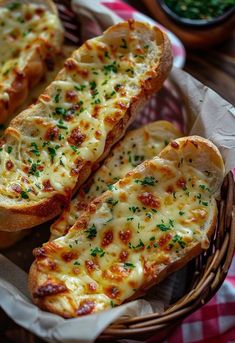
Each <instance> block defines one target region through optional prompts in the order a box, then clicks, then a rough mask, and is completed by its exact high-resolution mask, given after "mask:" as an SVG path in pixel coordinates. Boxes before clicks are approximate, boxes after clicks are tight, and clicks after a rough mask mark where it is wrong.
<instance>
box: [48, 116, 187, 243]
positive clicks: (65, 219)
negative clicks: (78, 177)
mask: <svg viewBox="0 0 235 343" xmlns="http://www.w3.org/2000/svg"><path fill="white" fill-rule="evenodd" d="M180 136H182V134H181V133H180V132H179V131H178V130H177V129H176V128H175V126H174V125H172V124H171V123H170V122H168V121H164V120H159V121H156V122H153V123H150V124H148V125H145V126H143V127H141V128H140V129H137V130H133V131H129V132H128V133H127V134H126V135H125V137H124V138H123V139H122V140H121V141H120V142H119V143H117V144H116V145H115V147H114V148H113V149H112V150H111V152H110V154H109V156H108V157H107V158H106V160H105V161H104V162H103V163H102V166H101V167H100V168H99V169H98V170H97V171H96V172H95V173H94V174H93V175H92V176H91V177H90V178H89V179H88V180H87V182H86V183H85V184H84V185H83V186H82V187H81V188H80V189H79V191H78V193H77V195H76V197H75V198H74V199H73V200H72V201H71V203H70V204H69V207H68V208H66V209H65V210H64V211H63V212H62V214H61V216H60V217H59V219H58V220H56V221H55V222H54V223H53V224H52V226H51V238H50V239H51V240H53V239H56V238H58V237H60V236H63V235H65V234H66V233H67V232H68V230H69V229H70V228H71V227H72V226H73V225H74V223H75V222H76V220H77V219H78V218H79V217H80V215H81V213H82V211H84V210H85V209H86V207H87V205H88V204H89V202H91V201H92V200H94V199H95V198H97V197H98V196H100V195H101V194H102V193H103V192H105V191H107V190H108V188H109V187H110V185H112V184H113V183H115V182H117V181H118V180H119V179H121V178H123V177H124V176H125V175H126V173H127V172H129V171H130V170H132V169H133V168H135V167H136V166H137V165H139V164H140V163H142V162H143V161H145V160H148V159H151V158H153V157H154V156H157V155H158V154H159V153H160V151H161V150H162V149H163V148H164V147H165V146H166V145H167V144H168V143H169V142H170V141H172V140H173V139H175V138H178V137H180Z"/></svg>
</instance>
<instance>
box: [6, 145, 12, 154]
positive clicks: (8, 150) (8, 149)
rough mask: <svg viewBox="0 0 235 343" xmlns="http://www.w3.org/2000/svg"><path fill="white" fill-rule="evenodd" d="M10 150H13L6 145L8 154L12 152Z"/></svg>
mask: <svg viewBox="0 0 235 343" xmlns="http://www.w3.org/2000/svg"><path fill="white" fill-rule="evenodd" d="M12 150H13V148H12V146H8V147H7V152H8V154H10V153H11V152H12Z"/></svg>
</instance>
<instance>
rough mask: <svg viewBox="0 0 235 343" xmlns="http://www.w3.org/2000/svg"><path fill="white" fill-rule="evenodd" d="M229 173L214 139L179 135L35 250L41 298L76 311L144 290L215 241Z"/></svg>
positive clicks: (34, 288) (67, 313) (56, 308)
mask: <svg viewBox="0 0 235 343" xmlns="http://www.w3.org/2000/svg"><path fill="white" fill-rule="evenodd" d="M223 177H224V164H223V160H222V157H221V155H220V153H219V151H218V149H217V148H216V147H215V146H214V145H213V144H212V143H211V142H210V141H208V140H206V139H203V138H201V137H198V136H192V137H184V138H179V139H176V140H174V141H172V142H171V143H170V144H169V145H168V146H167V147H166V148H165V149H163V150H162V152H161V153H160V154H159V157H155V158H153V159H151V160H148V161H145V162H143V163H142V164H140V165H139V166H137V167H136V168H135V169H134V170H133V171H131V172H129V173H128V174H127V175H126V176H125V177H124V178H122V179H121V180H119V181H118V182H117V183H115V184H114V185H112V186H111V187H110V189H109V190H108V191H106V192H105V193H103V194H102V195H101V196H100V197H98V198H96V199H95V200H93V201H92V202H91V203H90V204H89V206H88V208H87V209H86V211H85V212H83V213H82V214H81V216H80V217H79V219H78V220H77V222H76V223H75V224H74V226H73V227H72V228H71V229H70V230H69V232H68V233H67V234H66V235H65V236H62V237H60V238H58V239H55V240H54V241H51V242H48V243H45V244H44V245H43V247H41V248H38V249H36V250H35V251H34V254H35V257H36V260H35V262H34V263H33V265H32V267H31V270H30V273H29V286H30V291H31V294H32V298H33V301H34V302H35V303H36V304H37V305H38V306H39V307H41V308H42V309H44V310H47V311H51V312H53V313H56V314H59V315H61V316H63V317H65V318H69V317H79V316H83V315H86V314H90V313H95V312H98V311H102V310H105V309H109V308H111V307H113V306H116V305H120V304H122V303H123V302H125V301H127V300H130V299H133V298H136V297H138V295H139V294H143V292H145V291H146V290H147V289H148V288H149V287H151V286H153V285H154V284H157V283H159V282H160V281H161V280H163V279H164V278H165V277H166V276H168V275H169V274H170V273H172V272H173V271H175V270H177V269H179V268H181V267H183V266H184V265H185V264H186V263H187V262H188V261H189V260H191V259H192V258H193V257H195V256H197V255H198V254H199V253H200V252H202V251H203V249H206V248H208V246H209V240H210V237H211V236H212V234H213V232H214V229H215V226H216V218H217V205H216V199H215V195H216V194H218V192H219V190H220V186H221V184H222V180H223Z"/></svg>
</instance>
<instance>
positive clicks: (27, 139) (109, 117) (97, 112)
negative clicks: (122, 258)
mask: <svg viewBox="0 0 235 343" xmlns="http://www.w3.org/2000/svg"><path fill="white" fill-rule="evenodd" d="M171 63H172V55H171V46H170V43H169V39H168V38H167V36H166V34H165V33H163V32H162V31H161V30H160V29H158V28H157V27H152V26H150V25H148V24H145V23H140V22H135V21H129V22H122V23H120V24H117V25H114V26H112V27H110V28H109V29H108V30H107V31H105V32H104V34H103V35H102V36H100V37H96V38H94V39H91V40H89V41H87V42H85V43H84V44H83V45H82V46H81V47H80V48H79V49H78V50H76V51H75V52H74V53H73V55H72V57H71V58H69V59H67V60H66V62H65V67H64V69H62V71H61V72H59V74H58V75H57V77H56V79H55V80H54V81H53V82H52V83H51V84H50V85H49V87H48V88H47V89H46V91H45V92H44V93H43V94H42V95H41V96H40V97H39V99H38V101H37V103H36V104H35V105H33V106H30V107H29V108H28V109H27V110H25V111H23V112H21V113H20V114H19V115H18V116H17V117H16V118H14V119H13V120H12V122H11V123H10V126H9V127H8V128H7V129H6V131H5V135H4V136H3V138H2V139H1V142H0V230H2V231H16V230H20V229H26V228H30V227H33V226H35V225H37V224H40V223H43V222H45V221H47V220H49V219H51V218H53V217H55V216H56V215H57V214H59V213H60V212H61V209H62V207H65V206H66V205H67V204H68V203H69V201H70V199H71V195H72V194H73V193H74V192H75V191H76V190H77V188H78V187H79V186H80V185H81V184H82V183H84V181H85V180H86V179H87V177H88V176H89V174H90V173H91V170H92V169H93V168H95V165H96V164H97V163H98V162H99V161H101V160H102V159H103V158H104V157H106V156H107V154H108V152H109V150H110V148H111V146H112V145H113V144H114V143H116V142H117V141H118V140H119V139H120V138H121V137H122V135H123V134H124V133H125V130H126V128H127V126H128V125H129V123H130V122H131V121H132V120H133V119H134V117H135V115H136V113H137V112H138V110H140V109H141V108H142V106H143V105H144V104H145V102H146V100H147V99H148V97H149V96H150V95H152V94H153V93H154V92H155V91H157V90H159V88H160V87H161V86H162V83H163V81H164V80H165V78H166V77H167V75H168V73H169V71H170V68H171Z"/></svg>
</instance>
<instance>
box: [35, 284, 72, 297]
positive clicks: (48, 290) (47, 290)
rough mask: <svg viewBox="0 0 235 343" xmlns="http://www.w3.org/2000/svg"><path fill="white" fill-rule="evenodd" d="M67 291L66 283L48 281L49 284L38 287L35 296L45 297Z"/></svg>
mask: <svg viewBox="0 0 235 343" xmlns="http://www.w3.org/2000/svg"><path fill="white" fill-rule="evenodd" d="M65 291H67V287H66V286H65V285H64V284H53V283H48V284H47V285H43V286H40V287H38V289H37V290H36V291H35V292H34V294H33V296H34V297H35V298H43V297H47V296H49V295H54V294H59V293H63V292H65Z"/></svg>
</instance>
